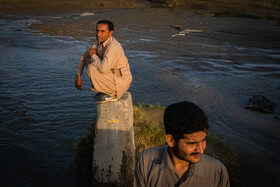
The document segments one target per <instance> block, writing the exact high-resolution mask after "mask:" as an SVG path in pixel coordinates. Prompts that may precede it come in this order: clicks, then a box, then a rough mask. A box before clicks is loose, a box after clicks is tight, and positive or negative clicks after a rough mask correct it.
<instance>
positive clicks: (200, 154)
mask: <svg viewBox="0 0 280 187" xmlns="http://www.w3.org/2000/svg"><path fill="white" fill-rule="evenodd" d="M191 155H201V153H191Z"/></svg>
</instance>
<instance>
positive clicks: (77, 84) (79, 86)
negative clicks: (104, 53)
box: [75, 75, 83, 90]
mask: <svg viewBox="0 0 280 187" xmlns="http://www.w3.org/2000/svg"><path fill="white" fill-rule="evenodd" d="M82 84H83V82H82V79H81V75H76V79H75V87H76V88H77V89H78V90H82Z"/></svg>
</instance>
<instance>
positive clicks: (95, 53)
mask: <svg viewBox="0 0 280 187" xmlns="http://www.w3.org/2000/svg"><path fill="white" fill-rule="evenodd" d="M113 33H114V24H113V23H112V22H111V21H108V20H101V21H99V22H98V23H97V24H96V40H97V45H93V46H92V47H91V48H89V49H88V50H87V51H86V52H85V53H84V55H83V56H82V57H81V59H80V62H79V64H78V68H77V75H76V79H75V86H76V88H77V89H78V90H82V80H81V74H82V72H83V69H84V67H85V66H86V67H87V74H88V77H89V79H90V81H91V84H92V88H91V89H92V90H93V91H95V92H97V94H96V95H95V96H94V99H95V101H96V102H98V103H105V102H108V101H117V100H118V99H120V98H121V97H122V95H123V94H124V93H125V92H126V91H127V90H128V88H129V86H130V84H131V81H132V75H131V72H130V67H129V63H128V60H127V58H126V56H125V54H124V51H123V48H122V46H121V45H120V43H119V42H118V41H117V40H116V39H115V38H114V37H113V36H112V35H113Z"/></svg>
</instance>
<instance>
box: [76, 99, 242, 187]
mask: <svg viewBox="0 0 280 187" xmlns="http://www.w3.org/2000/svg"><path fill="white" fill-rule="evenodd" d="M163 114H164V107H161V106H158V105H150V104H135V105H133V117H134V140H135V148H136V150H135V155H136V157H137V156H138V155H139V153H140V152H141V151H142V150H144V149H147V148H150V147H157V146H163V145H166V141H165V131H164V124H163ZM94 126H95V120H94V121H93V123H92V125H91V126H90V127H88V128H87V130H86V132H85V134H84V135H83V136H82V137H81V138H79V140H78V141H77V142H76V143H75V146H74V148H75V151H76V154H75V163H76V165H77V170H78V173H80V174H81V176H82V179H83V180H84V181H85V182H89V183H90V181H91V177H92V171H91V169H92V155H93V139H94V135H95V133H94V130H95V128H94ZM205 154H207V155H209V156H212V157H214V158H216V159H218V160H220V161H221V162H222V163H223V164H224V165H225V166H226V168H227V170H228V173H229V176H230V182H231V186H233V187H234V186H237V184H238V182H239V178H240V176H239V175H240V174H239V173H240V168H239V164H238V161H237V154H236V152H235V150H234V148H233V146H231V145H229V144H228V143H226V142H225V141H224V140H222V139H220V138H218V137H216V136H215V135H212V134H208V138H207V147H206V150H205Z"/></svg>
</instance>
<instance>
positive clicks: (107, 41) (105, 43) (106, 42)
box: [99, 36, 114, 47]
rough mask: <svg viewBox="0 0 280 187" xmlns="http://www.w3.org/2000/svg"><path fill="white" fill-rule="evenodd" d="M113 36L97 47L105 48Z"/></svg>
mask: <svg viewBox="0 0 280 187" xmlns="http://www.w3.org/2000/svg"><path fill="white" fill-rule="evenodd" d="M113 38H114V37H113V36H110V37H109V38H108V39H107V40H106V41H104V42H103V43H100V44H99V45H102V47H106V45H107V44H108V43H109V42H111V41H112V40H113Z"/></svg>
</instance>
